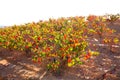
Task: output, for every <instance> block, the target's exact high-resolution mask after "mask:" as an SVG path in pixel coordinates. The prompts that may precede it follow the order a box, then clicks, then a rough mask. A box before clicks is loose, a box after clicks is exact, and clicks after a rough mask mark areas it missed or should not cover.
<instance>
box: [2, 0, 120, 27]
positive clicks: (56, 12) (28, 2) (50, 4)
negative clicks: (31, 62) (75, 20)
mask: <svg viewBox="0 0 120 80" xmlns="http://www.w3.org/2000/svg"><path fill="white" fill-rule="evenodd" d="M106 13H109V14H111V13H112V14H117V13H120V0H0V25H5V26H9V25H14V24H18V25H19V24H24V23H28V22H32V21H35V22H37V21H39V20H46V19H48V18H58V17H69V16H81V15H83V16H88V15H89V14H95V15H102V14H103V15H104V14H106Z"/></svg>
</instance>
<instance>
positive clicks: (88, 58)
mask: <svg viewBox="0 0 120 80" xmlns="http://www.w3.org/2000/svg"><path fill="white" fill-rule="evenodd" d="M107 17H109V19H108V18H107ZM107 17H106V16H95V15H89V16H88V17H87V18H86V17H83V16H76V17H67V18H64V17H63V18H58V19H49V20H48V21H42V20H41V21H39V22H36V23H35V22H32V23H26V24H23V25H14V26H7V27H4V28H0V80H7V79H10V80H12V78H13V79H14V80H119V79H120V68H119V67H120V65H119V64H120V19H119V18H120V16H119V15H108V16H107ZM13 64H14V65H13ZM17 65H19V66H17ZM16 66H17V67H16ZM25 69H27V70H25ZM36 75H37V76H36Z"/></svg>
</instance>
